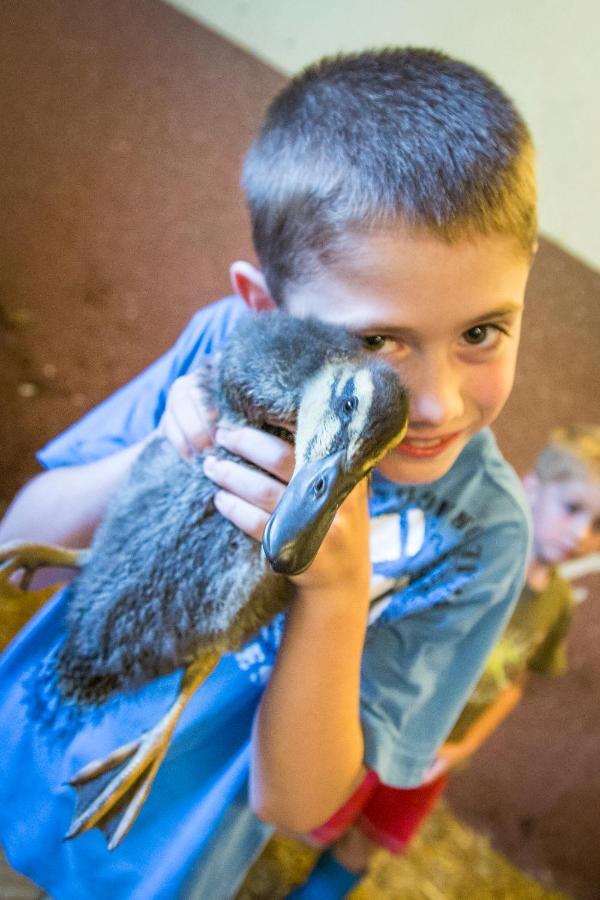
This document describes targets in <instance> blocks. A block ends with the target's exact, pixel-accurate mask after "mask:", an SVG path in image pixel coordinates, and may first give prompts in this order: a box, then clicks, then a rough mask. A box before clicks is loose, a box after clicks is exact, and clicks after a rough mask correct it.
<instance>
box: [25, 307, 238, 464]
mask: <svg viewBox="0 0 600 900" xmlns="http://www.w3.org/2000/svg"><path fill="white" fill-rule="evenodd" d="M242 309H243V303H242V301H241V300H238V299H237V298H233V297H231V298H226V299H225V300H221V301H219V302H218V303H215V304H212V305H211V306H208V307H205V308H204V309H201V310H200V311H199V312H198V313H196V315H195V316H194V317H193V318H192V319H191V321H190V322H189V324H188V325H187V327H186V328H185V329H184V331H183V332H182V333H181V335H180V336H179V338H178V340H177V342H176V343H175V344H174V345H173V347H171V349H170V350H168V351H167V352H166V353H165V354H164V355H163V356H161V357H160V359H158V360H157V361H156V362H154V363H153V364H152V365H151V366H149V368H147V369H146V370H145V371H144V372H142V373H141V374H140V375H138V376H137V377H136V378H134V379H133V381H130V382H129V384H126V385H125V386H124V387H122V388H120V389H119V390H118V391H116V392H115V393H114V394H112V396H110V397H108V399H106V400H104V401H103V402H102V403H100V404H99V405H98V406H96V407H95V408H94V409H92V410H91V411H90V412H89V413H87V414H86V415H85V416H83V418H81V419H80V420H79V421H78V422H76V423H75V424H74V425H72V426H71V427H70V428H68V429H67V430H66V431H65V432H63V433H62V434H61V435H60V436H59V437H57V438H55V439H54V440H52V441H50V443H49V444H47V445H46V446H45V447H44V448H43V449H42V450H40V451H39V452H38V453H37V459H38V461H39V462H40V463H41V464H42V465H43V466H44V467H45V468H48V469H52V468H56V467H58V466H72V465H81V464H83V463H89V462H94V461H95V460H98V459H102V458H103V457H105V456H109V455H110V454H111V453H115V452H116V451H117V450H122V449H123V448H125V447H129V446H130V445H131V444H134V443H136V442H137V441H139V440H142V438H144V437H145V436H146V435H147V434H149V433H150V432H151V431H152V429H153V428H155V427H156V426H157V425H158V423H159V421H160V418H161V416H162V414H163V412H164V409H165V404H166V399H167V395H168V393H169V389H170V387H171V385H172V384H173V382H174V381H175V379H176V378H179V376H180V375H184V374H186V373H187V372H188V371H190V369H191V368H193V366H194V365H196V364H198V363H199V362H200V361H201V360H202V359H203V358H204V359H206V358H208V357H209V356H210V355H211V354H212V353H214V352H216V351H217V350H218V349H219V348H220V346H221V345H222V343H223V340H224V339H225V336H226V335H227V333H228V331H229V330H230V328H231V326H232V325H233V323H234V321H235V319H236V318H237V317H238V316H239V314H240V313H241V311H242Z"/></svg>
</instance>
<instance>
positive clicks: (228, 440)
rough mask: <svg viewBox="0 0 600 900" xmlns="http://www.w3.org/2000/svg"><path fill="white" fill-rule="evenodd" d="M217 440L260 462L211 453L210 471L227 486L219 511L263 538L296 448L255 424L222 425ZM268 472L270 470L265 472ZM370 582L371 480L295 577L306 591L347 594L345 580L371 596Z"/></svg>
mask: <svg viewBox="0 0 600 900" xmlns="http://www.w3.org/2000/svg"><path fill="white" fill-rule="evenodd" d="M216 443H217V444H220V445H221V446H223V447H225V448H226V449H227V450H229V451H231V452H232V453H235V454H237V455H238V456H242V457H243V458H244V459H247V460H248V461H249V462H252V463H254V464H255V465H257V466H260V468H261V469H264V470H265V472H257V471H256V470H255V469H250V468H249V467H247V466H244V465H243V464H239V463H235V462H232V461H229V460H216V459H214V457H207V458H206V459H205V461H204V471H205V473H206V475H207V476H208V477H209V478H210V479H211V480H212V481H214V482H215V484H217V485H219V486H220V487H221V488H222V489H223V490H221V491H219V492H218V493H217V495H216V497H215V505H216V506H217V509H218V510H219V512H220V513H221V514H222V515H223V516H225V518H227V519H229V520H230V521H231V522H233V523H234V525H237V526H238V528H240V529H241V530H242V531H244V532H245V533H246V534H248V535H249V536H250V537H253V538H254V539H255V540H257V541H261V540H262V536H263V532H264V530H265V526H266V524H267V521H268V519H269V516H270V515H271V513H272V512H273V510H274V509H275V507H276V506H277V504H278V502H279V500H280V498H281V496H282V494H283V492H284V491H285V488H286V485H287V483H288V481H289V480H290V478H291V477H292V473H293V471H294V466H295V458H294V448H293V447H292V446H291V445H290V444H288V443H287V442H286V441H284V440H282V439H281V438H278V437H275V436H274V435H271V434H268V433H265V432H263V431H258V430H256V429H254V428H247V427H246V428H236V429H222V428H219V429H218V430H217V433H216ZM265 473H269V474H265ZM369 580H370V560H369V517H368V509H367V480H366V479H364V480H363V482H361V483H360V484H359V485H358V486H357V487H356V488H355V489H354V490H353V491H352V493H351V494H350V496H349V497H348V498H347V499H346V500H345V502H344V503H343V504H342V506H341V507H340V509H339V510H338V512H337V514H336V517H335V519H334V521H333V524H332V526H331V528H330V529H329V532H328V534H327V536H326V538H325V540H324V541H323V544H322V545H321V548H320V550H319V552H318V554H317V556H316V559H315V561H314V562H313V563H312V565H311V566H310V568H309V569H308V570H307V571H306V572H303V573H302V574H301V575H298V576H295V577H294V578H292V581H294V582H295V583H296V584H297V585H298V587H299V589H300V590H301V591H302V593H303V594H304V593H306V594H309V593H311V594H312V593H313V592H318V593H319V594H321V593H323V592H324V591H328V592H331V593H336V594H340V595H343V594H344V590H343V588H344V584H351V585H352V589H353V590H355V591H357V592H359V593H360V594H361V595H363V594H364V596H365V597H368V593H369Z"/></svg>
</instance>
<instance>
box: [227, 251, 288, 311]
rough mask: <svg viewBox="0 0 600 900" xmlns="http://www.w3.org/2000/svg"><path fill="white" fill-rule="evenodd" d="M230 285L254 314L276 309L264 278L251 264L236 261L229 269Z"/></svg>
mask: <svg viewBox="0 0 600 900" xmlns="http://www.w3.org/2000/svg"><path fill="white" fill-rule="evenodd" d="M229 276H230V278H231V285H232V287H233V289H234V291H235V292H236V294H239V295H240V297H241V298H242V299H243V300H244V302H245V303H246V305H247V306H248V307H249V308H250V309H251V310H253V311H254V312H265V311H268V310H271V309H275V308H276V305H277V304H276V303H275V301H274V300H273V298H272V297H271V294H270V293H269V288H268V287H267V282H266V281H265V276H264V275H263V273H262V272H261V271H260V269H257V268H256V266H253V265H251V263H248V262H244V261H243V260H238V261H237V262H234V263H232V264H231V266H230V269H229Z"/></svg>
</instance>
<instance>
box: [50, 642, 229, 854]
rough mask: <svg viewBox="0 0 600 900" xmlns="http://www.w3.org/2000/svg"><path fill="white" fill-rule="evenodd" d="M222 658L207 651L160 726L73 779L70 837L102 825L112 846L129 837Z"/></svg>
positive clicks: (187, 674)
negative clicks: (189, 707) (188, 710)
mask: <svg viewBox="0 0 600 900" xmlns="http://www.w3.org/2000/svg"><path fill="white" fill-rule="evenodd" d="M218 660H219V654H218V653H206V654H204V655H203V656H202V657H201V658H200V659H199V660H197V661H196V662H195V663H193V664H192V665H191V666H189V667H188V668H187V669H186V671H185V672H184V676H183V679H182V683H181V687H180V690H179V695H178V697H177V699H176V700H175V702H174V703H173V705H172V707H171V708H170V710H169V711H168V712H167V714H166V715H165V716H164V717H163V718H162V719H161V720H160V722H158V724H157V725H155V726H154V728H151V729H150V730H149V731H146V732H144V734H143V735H142V736H141V737H139V738H137V739H136V740H133V741H131V742H130V743H128V744H124V745H123V746H122V747H119V748H118V749H117V750H114V751H113V752H112V753H111V754H109V755H108V756H107V757H105V758H104V759H96V760H93V761H92V762H91V763H89V764H88V765H86V766H84V768H83V769H81V770H80V771H79V772H78V773H77V774H76V775H75V776H74V777H73V778H72V779H71V781H70V782H69V784H70V785H71V786H72V787H74V788H75V791H76V794H77V801H76V808H75V816H74V818H73V821H72V822H71V826H70V828H69V830H68V832H67V834H66V835H65V839H66V840H68V839H71V838H74V837H76V836H77V835H78V834H82V833H83V832H85V831H89V830H90V829H91V828H96V827H97V828H100V829H101V830H102V831H103V832H104V834H105V836H106V839H107V842H108V849H109V850H113V849H114V848H115V847H116V846H117V845H118V844H119V843H120V842H121V841H122V840H123V838H124V837H125V835H126V834H127V832H128V831H129V829H130V828H131V826H132V825H133V823H134V822H135V820H136V818H137V816H138V813H139V812H140V810H141V808H142V806H143V805H144V801H145V800H146V797H147V796H148V793H149V791H150V788H151V787H152V783H153V781H154V779H155V777H156V773H157V772H158V770H159V768H160V766H161V763H162V761H163V759H164V757H165V755H166V753H167V750H168V749H169V744H170V743H171V738H172V736H173V732H174V730H175V726H176V725H177V722H178V720H179V717H180V716H181V713H182V712H183V710H184V708H185V706H186V704H187V702H188V701H189V699H190V697H191V696H192V694H193V693H194V691H195V690H196V689H197V688H198V687H199V685H200V684H201V683H202V682H203V681H204V680H205V679H206V678H207V677H208V675H209V674H210V672H211V671H212V669H213V668H214V667H215V665H216V664H217V662H218Z"/></svg>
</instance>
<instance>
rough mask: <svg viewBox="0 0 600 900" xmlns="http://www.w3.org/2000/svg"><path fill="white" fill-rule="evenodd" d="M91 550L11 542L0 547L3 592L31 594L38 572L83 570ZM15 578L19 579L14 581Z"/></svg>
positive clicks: (1, 588) (0, 575)
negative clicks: (32, 582) (33, 578)
mask: <svg viewBox="0 0 600 900" xmlns="http://www.w3.org/2000/svg"><path fill="white" fill-rule="evenodd" d="M88 554H89V551H88V550H70V549H69V548H67V547H58V546H55V545H53V544H34V543H29V542H27V541H10V542H9V543H7V544H2V545H0V590H1V591H2V594H4V593H5V592H6V593H9V594H10V593H11V592H12V591H14V590H18V591H22V592H25V591H28V590H29V585H30V583H31V579H32V577H33V575H34V574H35V572H36V571H37V570H38V569H47V568H57V569H58V568H60V569H79V568H81V566H82V565H84V563H85V561H86V559H87V556H88ZM13 576H19V577H18V578H16V579H15V578H14V577H13Z"/></svg>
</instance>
